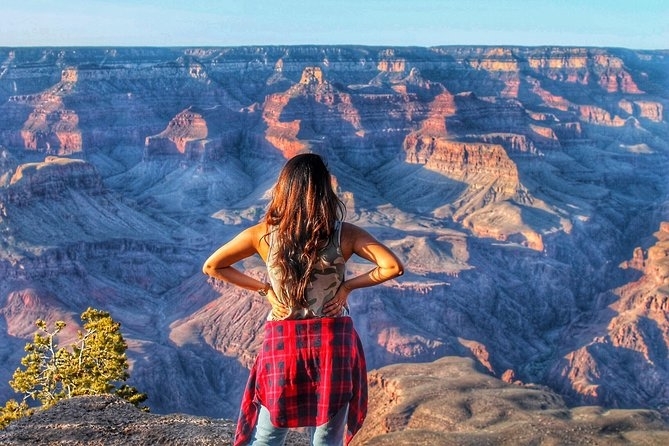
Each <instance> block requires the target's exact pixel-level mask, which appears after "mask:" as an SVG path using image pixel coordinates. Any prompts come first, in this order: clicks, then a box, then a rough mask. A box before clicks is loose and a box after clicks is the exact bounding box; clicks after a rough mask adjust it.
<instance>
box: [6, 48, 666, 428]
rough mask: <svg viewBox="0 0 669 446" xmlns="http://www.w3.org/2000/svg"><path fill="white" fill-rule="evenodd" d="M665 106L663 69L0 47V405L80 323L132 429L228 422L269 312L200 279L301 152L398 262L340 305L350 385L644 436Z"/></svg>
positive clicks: (662, 272) (551, 55) (658, 276)
mask: <svg viewBox="0 0 669 446" xmlns="http://www.w3.org/2000/svg"><path fill="white" fill-rule="evenodd" d="M668 105H669V53H668V52H666V51H631V50H625V49H604V48H553V47H536V48H516V47H433V48H403V47H397V48H388V47H356V46H346V47H332V46H330V47H320V46H299V47H280V46H269V47H240V48H63V49H58V48H0V341H1V342H0V364H2V366H1V367H0V396H2V397H3V398H9V397H12V396H13V395H12V392H11V389H10V388H9V386H8V384H7V382H8V381H9V379H10V378H11V374H12V372H13V371H14V369H15V368H16V367H18V365H19V359H20V358H21V356H22V355H23V345H24V344H25V343H26V342H27V341H28V340H29V339H30V338H31V333H32V328H31V327H32V323H33V322H34V320H35V319H37V318H43V319H46V320H48V321H50V322H53V321H55V320H58V319H62V320H66V321H67V322H68V324H70V325H71V326H72V329H73V330H74V328H76V325H77V323H78V315H79V314H80V313H81V312H82V311H83V310H85V309H86V307H88V306H93V307H96V308H100V309H104V310H106V311H109V312H110V313H111V314H112V316H113V317H114V318H115V319H117V320H119V321H120V322H121V324H122V330H123V332H124V336H125V337H126V339H127V340H128V344H129V357H130V360H131V363H132V369H131V383H132V384H133V385H135V386H137V387H138V388H139V389H140V390H141V391H144V392H147V393H148V394H149V397H150V398H149V400H148V402H147V403H148V405H149V406H150V407H152V408H153V410H154V411H156V412H159V413H161V412H162V413H165V412H186V413H192V414H199V415H209V416H216V417H228V418H234V417H235V415H236V413H237V410H238V404H239V398H240V395H241V392H242V389H243V386H244V382H245V380H246V377H247V375H248V367H249V366H250V364H251V363H252V361H253V358H254V356H255V353H256V352H257V349H258V347H259V345H260V342H261V339H260V337H259V334H260V333H261V326H262V321H263V319H264V317H265V316H266V313H267V311H268V308H269V307H268V305H267V303H266V302H263V301H262V300H260V299H258V297H257V296H253V295H251V294H250V293H248V292H245V291H242V290H239V289H234V288H233V287H230V286H228V285H226V284H221V283H217V282H215V281H212V280H207V278H206V277H205V276H203V275H202V273H201V271H200V268H201V264H202V262H203V261H204V260H205V259H206V258H207V256H208V255H209V254H210V253H211V252H212V251H213V250H214V249H216V248H217V247H218V246H219V245H220V244H222V243H224V242H225V241H227V240H229V239H230V238H231V237H232V236H233V235H234V234H236V233H237V232H239V231H240V230H242V229H243V228H246V227H248V226H249V225H251V224H254V223H255V222H257V221H258V220H259V219H260V218H262V216H263V213H264V210H265V206H266V205H267V202H268V197H269V193H270V190H271V187H272V184H273V182H274V181H275V179H276V176H277V174H278V171H279V169H280V168H281V166H282V164H283V163H284V162H285V160H286V158H288V157H290V156H292V155H294V154H296V153H300V152H302V151H313V152H317V153H320V154H322V155H323V156H324V157H325V158H326V159H327V162H328V165H329V167H330V169H331V171H332V173H333V175H334V176H335V178H336V181H337V189H338V193H339V194H340V196H341V197H342V198H343V199H344V200H345V202H346V205H347V216H346V218H347V220H349V221H351V222H353V223H355V224H358V225H360V226H363V227H365V228H366V229H367V230H369V231H370V232H371V233H373V234H374V235H375V236H376V237H378V238H379V239H381V240H383V241H384V242H385V243H387V244H388V245H389V246H390V247H391V248H392V249H393V250H394V251H395V252H397V254H398V255H399V256H400V257H401V258H402V260H403V261H404V263H405V265H406V274H405V275H404V276H403V277H402V278H400V279H398V280H394V281H392V282H390V283H386V284H384V285H383V286H380V287H377V288H371V289H364V290H358V291H356V292H354V293H353V294H352V295H351V301H350V304H351V308H352V314H353V318H354V320H355V323H356V327H357V328H358V330H359V332H360V334H361V337H362V339H363V343H364V345H365V349H366V352H367V355H368V362H369V365H370V368H380V367H384V366H387V365H392V364H396V363H400V362H401V363H415V362H426V361H427V362H432V361H435V360H438V359H439V358H442V357H445V356H459V357H465V358H470V359H471V360H472V361H473V363H474V364H475V366H476V367H477V368H478V369H479V370H483V371H485V373H487V374H490V375H492V376H494V377H497V378H500V379H502V380H505V381H507V382H510V383H518V384H521V385H543V386H547V387H550V388H551V389H553V390H554V391H556V392H558V393H559V394H560V395H561V396H562V397H563V398H564V399H565V401H566V403H567V404H569V405H579V404H598V405H602V406H604V407H606V408H645V409H652V410H658V411H660V412H662V411H664V414H665V415H666V407H668V405H669V394H668V393H667V389H666V386H664V385H663V384H664V383H666V382H667V380H668V379H669V363H668V360H667V351H669V320H668V318H667V310H668V309H667V299H669V289H668V286H669V285H668V282H667V280H669V279H668V276H667V268H666V264H667V248H666V243H667V224H669V223H667V222H669V199H668V197H669V195H668V194H669V182H667V175H666V172H667V171H669V169H668V168H669V125H668V124H667V111H666V110H667V108H668ZM241 266H242V267H244V268H245V269H246V270H247V271H248V272H249V273H250V274H254V275H257V276H258V277H261V276H263V275H264V270H263V265H262V263H261V261H260V259H258V258H251V259H248V260H246V261H244V262H243V265H241ZM367 268H368V264H367V263H366V262H364V261H362V260H360V259H353V261H352V262H351V263H350V265H349V267H348V269H349V274H355V273H357V272H361V271H365V270H366V269H367ZM406 367H409V368H410V367H411V365H406ZM416 370H417V372H416V373H419V372H418V371H419V370H422V369H421V368H416ZM409 373H411V372H409ZM379 379H380V378H379Z"/></svg>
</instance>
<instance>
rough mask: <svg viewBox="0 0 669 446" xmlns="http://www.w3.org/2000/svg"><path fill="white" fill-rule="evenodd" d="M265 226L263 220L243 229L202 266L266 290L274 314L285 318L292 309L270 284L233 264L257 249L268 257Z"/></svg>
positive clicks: (246, 285) (233, 281) (208, 272)
mask: <svg viewBox="0 0 669 446" xmlns="http://www.w3.org/2000/svg"><path fill="white" fill-rule="evenodd" d="M265 228H266V226H265V225H264V224H262V223H260V224H257V225H255V226H252V227H250V228H248V229H245V230H244V231H242V232H240V233H239V234H238V235H237V236H236V237H235V238H233V239H232V240H230V241H229V242H228V243H226V244H225V245H223V246H221V247H220V248H218V249H217V250H216V251H215V252H214V253H213V254H212V255H210V256H209V258H208V259H207V260H206V261H205V262H204V265H203V266H202V272H203V273H205V274H206V275H208V276H211V277H213V278H215V279H218V280H222V281H224V282H228V283H231V284H233V285H237V286H238V287H241V288H244V289H247V290H249V291H256V292H258V291H264V292H265V294H266V296H267V300H268V301H269V304H270V305H271V306H272V314H273V315H274V318H275V319H283V318H284V317H286V316H288V315H289V314H290V309H289V308H288V307H286V306H285V305H283V304H282V303H281V302H279V300H278V299H277V296H276V294H275V293H274V290H273V289H272V287H271V286H270V284H269V283H265V282H261V281H260V280H258V279H254V278H253V277H251V276H249V275H247V274H244V273H243V272H241V271H240V270H238V269H237V268H235V267H234V266H232V265H234V264H235V263H237V262H239V261H240V260H243V259H245V258H247V257H251V256H252V255H253V254H256V253H257V254H259V255H260V257H261V258H262V259H263V260H265V257H266V255H267V252H266V250H263V249H262V248H263V247H262V245H261V243H263V241H262V239H263V237H264V235H265Z"/></svg>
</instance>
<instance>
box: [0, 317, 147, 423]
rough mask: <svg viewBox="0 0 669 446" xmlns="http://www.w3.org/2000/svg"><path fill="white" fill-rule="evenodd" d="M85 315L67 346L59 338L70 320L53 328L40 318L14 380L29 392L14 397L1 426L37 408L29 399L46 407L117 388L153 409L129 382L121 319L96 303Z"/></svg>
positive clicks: (2, 413) (115, 391)
mask: <svg viewBox="0 0 669 446" xmlns="http://www.w3.org/2000/svg"><path fill="white" fill-rule="evenodd" d="M81 320H82V322H83V323H84V324H83V331H81V330H80V331H78V333H77V340H76V341H74V342H73V343H71V344H69V345H65V346H62V347H61V346H59V345H58V343H57V335H58V333H59V332H60V331H62V330H63V328H65V326H66V324H65V322H63V321H57V322H56V323H55V327H54V329H53V330H52V331H49V329H48V327H47V324H46V322H45V321H43V320H41V319H40V320H38V321H37V322H35V325H37V328H38V331H37V332H36V333H35V336H34V338H33V342H29V343H28V344H26V346H25V351H26V353H27V354H26V356H24V357H23V358H22V359H21V364H22V366H23V369H22V368H18V369H16V371H15V372H14V375H13V379H12V380H11V381H10V382H9V384H10V385H11V386H12V388H13V389H14V391H16V392H17V393H22V394H23V395H24V396H23V400H22V401H21V402H20V403H18V402H16V401H15V400H9V401H8V402H7V403H6V404H5V407H3V408H1V409H0V429H2V428H4V427H5V426H7V424H9V423H10V422H11V421H13V420H16V419H18V418H21V417H23V416H26V415H30V414H31V413H32V412H33V411H34V409H33V408H31V407H30V406H29V405H28V402H27V401H28V400H33V401H36V402H38V403H39V404H38V408H41V409H46V408H48V407H51V406H53V405H54V404H55V403H56V402H58V401H59V400H61V399H63V398H71V397H73V396H77V395H100V394H105V393H113V394H116V395H118V396H119V397H121V398H123V399H125V400H127V401H129V402H131V403H132V404H134V405H135V406H137V407H139V408H140V409H142V410H148V408H147V407H145V406H141V403H142V402H144V401H145V400H146V398H147V396H146V394H143V393H139V392H138V391H137V389H135V388H134V387H131V386H128V385H126V384H124V382H125V381H126V380H127V379H128V377H129V375H128V359H127V357H126V355H125V351H126V349H127V344H126V343H125V340H124V339H123V336H122V335H121V330H120V327H121V324H119V323H118V322H115V321H114V320H113V319H112V318H111V316H110V315H109V313H107V312H104V311H100V310H96V309H93V308H88V309H87V310H86V311H84V312H83V313H82V315H81Z"/></svg>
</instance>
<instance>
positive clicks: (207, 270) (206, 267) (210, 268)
mask: <svg viewBox="0 0 669 446" xmlns="http://www.w3.org/2000/svg"><path fill="white" fill-rule="evenodd" d="M214 270H215V268H214V267H213V266H211V265H210V264H209V263H205V264H204V265H202V273H203V274H205V275H207V276H211V275H212V274H213V272H214Z"/></svg>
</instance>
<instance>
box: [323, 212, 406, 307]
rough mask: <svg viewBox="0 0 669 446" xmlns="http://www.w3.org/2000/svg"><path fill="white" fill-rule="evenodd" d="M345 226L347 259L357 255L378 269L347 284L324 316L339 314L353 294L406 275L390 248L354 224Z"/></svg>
mask: <svg viewBox="0 0 669 446" xmlns="http://www.w3.org/2000/svg"><path fill="white" fill-rule="evenodd" d="M344 225H345V226H344V227H343V228H342V231H343V232H342V251H343V252H344V257H345V258H347V259H348V258H349V257H350V256H351V255H352V254H356V255H358V256H360V257H362V258H363V259H366V260H369V261H370V262H372V263H374V264H376V267H374V268H373V269H371V270H369V271H367V272H366V273H364V274H361V275H359V276H355V277H352V278H350V279H347V280H345V281H344V282H343V283H342V284H341V286H340V287H339V290H338V291H337V294H336V295H335V297H334V298H333V299H332V300H331V301H329V302H328V303H326V304H325V305H324V306H323V313H324V314H325V315H326V316H334V315H337V314H339V312H340V311H341V307H342V306H344V305H345V304H346V300H347V299H348V295H349V294H350V292H351V291H353V290H355V289H358V288H365V287H370V286H373V285H378V284H380V283H383V282H385V281H387V280H390V279H393V278H395V277H398V276H401V275H402V274H404V265H402V262H401V261H400V259H399V258H397V256H396V255H395V254H394V253H393V252H392V251H391V250H390V249H388V247H387V246H385V245H384V244H383V243H381V242H379V241H378V240H376V239H375V238H374V237H373V236H372V235H371V234H369V233H368V232H367V231H365V230H364V229H362V228H360V227H358V226H355V225H353V224H350V223H345V224H344Z"/></svg>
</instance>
